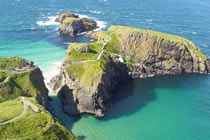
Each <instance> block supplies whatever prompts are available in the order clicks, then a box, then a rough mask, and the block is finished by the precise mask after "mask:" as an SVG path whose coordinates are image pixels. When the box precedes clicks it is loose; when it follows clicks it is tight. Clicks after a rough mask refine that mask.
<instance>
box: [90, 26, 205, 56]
mask: <svg viewBox="0 0 210 140" xmlns="http://www.w3.org/2000/svg"><path fill="white" fill-rule="evenodd" d="M111 33H112V40H111V41H110V42H109V43H108V44H107V48H109V49H110V51H112V52H115V53H116V52H117V50H119V47H122V46H124V45H126V46H127V47H130V46H131V45H133V43H138V42H137V41H138V39H139V38H136V39H134V40H133V41H134V42H129V43H130V44H122V43H123V42H122V41H123V40H124V41H125V40H127V39H128V38H129V37H132V36H133V37H135V36H136V35H138V36H136V37H139V36H142V38H144V39H143V40H139V41H141V43H143V45H144V46H145V47H149V46H150V45H151V47H155V46H153V44H149V42H148V40H147V39H151V40H155V39H160V40H168V41H169V42H175V43H180V44H181V45H184V46H185V47H187V49H188V50H189V51H190V52H191V53H192V54H193V55H197V56H198V57H200V59H201V60H206V59H207V57H206V56H205V55H204V54H203V53H202V52H201V50H200V48H198V47H196V46H195V45H194V44H193V43H192V42H191V41H189V40H187V39H185V38H183V37H180V36H175V35H170V34H165V33H161V32H156V31H152V30H146V29H139V28H133V27H127V26H111V27H110V28H109V30H108V31H102V32H96V33H94V34H93V36H95V37H97V38H98V39H99V40H101V39H103V38H105V39H106V38H108V36H109V35H110V34H111ZM147 42H148V43H147ZM138 49H141V48H140V47H137V48H136V49H135V50H132V51H133V52H134V53H135V52H139V51H138ZM137 55H138V54H137Z"/></svg>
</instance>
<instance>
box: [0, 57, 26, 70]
mask: <svg viewBox="0 0 210 140" xmlns="http://www.w3.org/2000/svg"><path fill="white" fill-rule="evenodd" d="M23 61H24V59H23V58H21V57H17V56H16V57H11V58H0V69H14V68H15V67H18V66H21V65H22V64H23Z"/></svg>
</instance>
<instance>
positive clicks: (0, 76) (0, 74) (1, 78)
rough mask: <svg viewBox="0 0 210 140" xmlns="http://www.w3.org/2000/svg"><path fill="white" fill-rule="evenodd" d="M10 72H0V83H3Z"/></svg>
mask: <svg viewBox="0 0 210 140" xmlns="http://www.w3.org/2000/svg"><path fill="white" fill-rule="evenodd" d="M10 73H11V72H8V71H0V82H3V81H4V80H5V79H6V78H7V77H8V76H9V74H10Z"/></svg>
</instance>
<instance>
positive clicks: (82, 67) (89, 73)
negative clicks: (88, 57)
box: [65, 62, 103, 88]
mask: <svg viewBox="0 0 210 140" xmlns="http://www.w3.org/2000/svg"><path fill="white" fill-rule="evenodd" d="M65 70H66V71H67V72H68V74H69V75H71V76H73V77H77V78H79V80H80V81H81V82H82V84H83V85H84V86H85V87H87V88H89V87H91V85H96V86H97V84H98V82H99V80H100V79H101V76H102V73H103V70H102V68H101V67H100V62H86V63H80V64H74V65H71V66H68V67H66V68H65Z"/></svg>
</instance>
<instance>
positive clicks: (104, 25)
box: [79, 15, 107, 32]
mask: <svg viewBox="0 0 210 140" xmlns="http://www.w3.org/2000/svg"><path fill="white" fill-rule="evenodd" d="M79 17H81V18H92V17H88V16H87V15H79ZM92 19H94V20H95V21H96V23H97V25H98V27H99V28H97V29H95V30H94V31H95V32H97V31H101V30H102V29H105V28H106V27H107V23H106V22H104V21H101V20H97V19H96V18H92Z"/></svg>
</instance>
